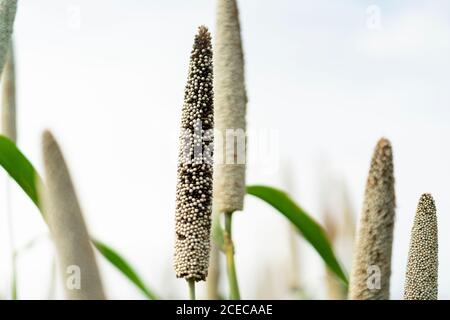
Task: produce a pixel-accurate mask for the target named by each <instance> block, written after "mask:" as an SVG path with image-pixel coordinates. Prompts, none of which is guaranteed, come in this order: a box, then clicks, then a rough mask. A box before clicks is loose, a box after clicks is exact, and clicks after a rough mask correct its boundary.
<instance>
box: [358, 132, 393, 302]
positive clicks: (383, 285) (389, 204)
mask: <svg viewBox="0 0 450 320" xmlns="http://www.w3.org/2000/svg"><path fill="white" fill-rule="evenodd" d="M394 220H395V190H394V165H393V157H392V147H391V144H390V142H389V141H388V140H387V139H384V138H383V139H381V140H379V141H378V144H377V146H376V148H375V152H374V154H373V157H372V162H371V165H370V170H369V176H368V178H367V183H366V190H365V194H364V203H363V210H362V213H361V218H360V223H359V230H358V235H357V239H356V247H355V252H354V257H353V265H352V271H351V275H350V283H349V285H350V287H349V299H353V300H384V299H389V282H390V276H391V254H392V240H393V230H394ZM377 271H379V272H377Z"/></svg>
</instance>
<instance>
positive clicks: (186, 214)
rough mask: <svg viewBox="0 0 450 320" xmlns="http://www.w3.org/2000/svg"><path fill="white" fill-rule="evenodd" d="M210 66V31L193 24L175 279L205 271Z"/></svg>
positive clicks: (211, 112)
mask: <svg viewBox="0 0 450 320" xmlns="http://www.w3.org/2000/svg"><path fill="white" fill-rule="evenodd" d="M213 126H214V108H213V66H212V46H211V35H210V33H209V31H208V29H207V28H206V27H204V26H201V27H199V29H198V34H197V35H196V36H195V41H194V46H193V49H192V52H191V59H190V64H189V74H188V80H187V85H186V89H185V93H184V105H183V109H182V118H181V131H182V132H181V136H180V153H179V163H178V178H177V192H176V212H175V216H176V217H175V233H176V240H175V261H174V267H175V272H176V276H177V277H178V278H185V279H186V280H188V281H190V282H192V281H200V280H205V279H206V276H207V274H208V264H209V251H210V232H211V210H212V208H211V207H212V187H213V179H212V175H213V163H212V156H213V150H212V149H213V145H212V140H213V132H212V130H213Z"/></svg>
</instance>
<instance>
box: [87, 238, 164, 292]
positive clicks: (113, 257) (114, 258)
mask: <svg viewBox="0 0 450 320" xmlns="http://www.w3.org/2000/svg"><path fill="white" fill-rule="evenodd" d="M92 242H93V243H94V246H95V247H96V248H97V250H98V251H99V252H100V253H101V254H102V255H103V257H105V258H106V259H107V260H108V261H109V262H111V264H112V265H113V266H115V267H116V268H117V269H118V270H120V272H122V274H123V275H125V276H126V277H127V278H128V279H129V280H130V281H131V282H133V283H134V284H135V285H136V287H138V288H139V289H140V290H141V291H142V293H144V294H145V296H146V297H147V298H149V299H151V300H158V297H157V296H156V295H155V294H154V293H153V292H152V291H151V290H150V289H149V288H147V287H146V285H145V284H144V282H143V281H142V280H141V278H140V277H139V276H138V275H137V273H136V271H134V270H133V268H132V267H131V266H130V265H129V264H128V263H127V262H126V261H125V259H124V258H122V257H121V256H120V255H119V254H118V253H117V252H116V251H114V250H113V249H111V248H110V247H108V246H107V245H106V244H104V243H102V242H100V241H98V240H94V239H93V240H92Z"/></svg>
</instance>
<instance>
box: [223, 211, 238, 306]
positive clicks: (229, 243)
mask: <svg viewBox="0 0 450 320" xmlns="http://www.w3.org/2000/svg"><path fill="white" fill-rule="evenodd" d="M232 214H233V213H232V212H226V213H225V230H224V234H223V236H224V251H225V256H226V259H227V273H228V284H229V286H230V300H240V299H241V295H240V293H239V283H238V279H237V274H236V264H235V262H234V244H233V238H232V233H231V216H232Z"/></svg>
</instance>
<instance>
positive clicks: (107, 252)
mask: <svg viewBox="0 0 450 320" xmlns="http://www.w3.org/2000/svg"><path fill="white" fill-rule="evenodd" d="M0 166H2V167H3V168H4V169H5V170H6V172H8V173H9V175H10V176H11V178H13V179H14V180H15V181H16V182H17V184H18V185H19V186H20V187H21V188H22V190H23V191H24V192H25V193H26V194H27V195H28V197H29V198H30V199H31V200H32V201H33V202H34V204H35V205H36V206H37V207H38V209H39V210H40V212H41V214H42V217H43V218H44V215H43V212H42V210H41V209H42V208H41V206H40V201H39V194H38V185H39V184H41V185H42V186H43V185H44V183H43V182H42V179H41V178H40V176H39V174H38V173H37V171H36V170H35V169H34V167H33V165H32V164H31V162H30V161H29V160H28V159H27V158H26V157H25V156H24V155H23V153H22V152H20V150H19V148H17V146H16V145H15V143H14V142H12V141H11V140H9V139H8V138H7V137H5V136H2V135H0ZM44 220H45V218H44ZM91 241H92V242H93V243H94V246H95V247H96V248H97V250H98V251H99V252H100V253H101V254H102V255H103V256H104V257H105V258H106V259H107V260H108V261H109V262H111V263H112V264H113V265H114V266H115V267H116V268H117V269H118V270H120V271H121V272H122V274H123V275H124V276H126V277H127V278H128V279H129V280H130V281H131V282H132V283H133V284H134V285H136V286H137V287H138V288H139V289H140V290H141V291H142V292H143V293H144V294H145V295H146V296H147V297H148V298H150V299H156V295H154V294H153V293H152V291H150V290H149V289H148V288H147V287H146V286H145V285H144V282H143V281H142V280H141V279H140V278H139V277H138V275H137V273H136V272H135V271H134V270H133V268H131V266H130V264H129V263H127V262H126V261H125V259H123V258H122V257H121V256H120V255H119V254H118V253H117V252H115V251H114V250H112V249H111V248H109V247H108V246H106V245H105V244H103V243H100V242H98V241H95V240H92V239H91Z"/></svg>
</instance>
